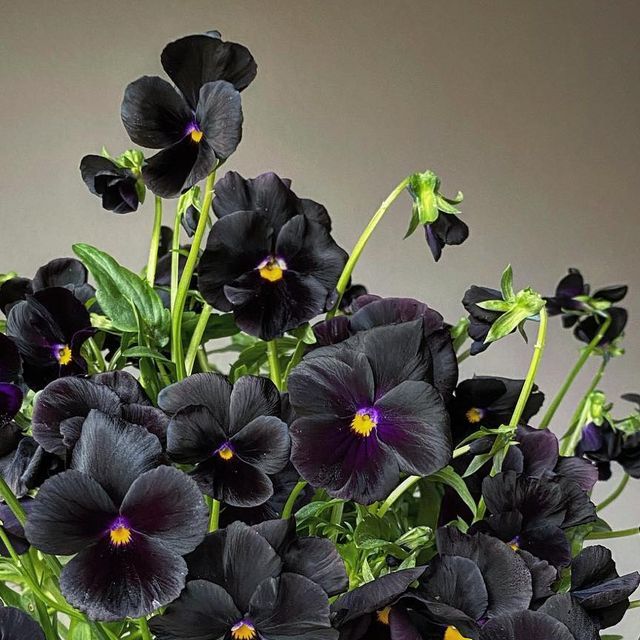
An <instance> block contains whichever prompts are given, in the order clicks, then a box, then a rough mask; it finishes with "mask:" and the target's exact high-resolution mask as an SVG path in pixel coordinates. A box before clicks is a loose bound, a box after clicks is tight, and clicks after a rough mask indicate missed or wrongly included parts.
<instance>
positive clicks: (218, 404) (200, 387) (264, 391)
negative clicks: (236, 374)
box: [158, 373, 289, 507]
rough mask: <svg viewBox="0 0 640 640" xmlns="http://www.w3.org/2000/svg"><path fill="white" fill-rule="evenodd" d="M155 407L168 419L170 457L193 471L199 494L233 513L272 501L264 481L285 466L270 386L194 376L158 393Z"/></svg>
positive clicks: (257, 380)
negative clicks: (234, 509)
mask: <svg viewBox="0 0 640 640" xmlns="http://www.w3.org/2000/svg"><path fill="white" fill-rule="evenodd" d="M158 404H159V405H160V407H161V408H162V409H163V410H164V411H166V412H167V413H168V414H169V415H170V416H171V421H170V422H169V427H168V430H167V452H168V453H169V456H170V457H171V458H172V459H173V460H175V461H176V462H179V463H182V464H195V465H196V467H195V469H194V470H193V471H192V472H191V475H192V476H193V478H194V479H195V480H196V482H197V483H198V485H199V486H200V488H201V490H202V491H203V492H204V493H206V494H207V495H209V496H211V497H213V498H215V499H216V500H220V501H222V502H225V503H227V504H230V505H232V506H236V507H255V506H258V505H260V504H263V503H264V502H266V501H267V500H268V499H269V498H270V497H271V496H272V495H273V491H274V489H273V483H272V481H271V479H270V477H269V476H271V475H274V474H276V473H278V472H279V471H281V470H282V469H283V468H284V467H285V466H286V464H287V462H288V461H289V429H288V427H287V425H286V423H285V422H283V421H282V420H281V419H280V394H279V392H278V390H277V388H276V387H275V385H274V384H273V383H272V382H271V381H270V380H268V379H267V378H261V377H257V376H244V377H242V378H240V379H239V380H238V381H237V382H236V383H235V384H234V385H232V384H231V383H230V382H229V380H228V378H226V377H225V376H223V375H220V374H217V373H197V374H194V375H192V376H189V377H188V378H186V379H185V380H182V381H181V382H177V383H175V384H173V385H170V386H169V387H166V388H165V389H163V390H162V391H161V392H160V396H159V397H158Z"/></svg>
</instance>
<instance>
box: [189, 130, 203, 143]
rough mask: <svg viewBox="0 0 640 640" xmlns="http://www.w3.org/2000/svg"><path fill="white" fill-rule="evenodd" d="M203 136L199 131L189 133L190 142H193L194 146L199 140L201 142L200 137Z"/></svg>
mask: <svg viewBox="0 0 640 640" xmlns="http://www.w3.org/2000/svg"><path fill="white" fill-rule="evenodd" d="M203 135H204V134H203V133H202V131H200V129H194V130H193V131H192V132H191V140H192V141H193V142H195V143H196V144H198V142H200V140H202V136H203Z"/></svg>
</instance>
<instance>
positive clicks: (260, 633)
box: [150, 522, 338, 640]
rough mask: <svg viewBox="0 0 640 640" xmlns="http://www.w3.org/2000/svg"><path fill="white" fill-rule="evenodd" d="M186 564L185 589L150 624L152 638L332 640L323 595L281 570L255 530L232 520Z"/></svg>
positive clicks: (297, 576)
mask: <svg viewBox="0 0 640 640" xmlns="http://www.w3.org/2000/svg"><path fill="white" fill-rule="evenodd" d="M187 562H188V564H189V576H190V579H189V580H188V582H187V586H186V588H185V590H184V591H183V592H182V594H181V595H180V597H179V598H178V599H177V600H176V601H175V602H173V603H172V604H170V605H169V606H168V607H167V609H166V610H165V612H164V614H163V615H161V616H156V617H155V618H153V619H152V620H151V624H150V626H151V629H152V631H153V633H154V634H155V635H156V637H157V638H158V640H184V639H187V638H190V639H192V640H195V639H196V638H202V639H205V638H206V639H208V640H223V638H224V639H230V640H258V639H259V638H283V639H284V638H298V639H300V640H336V639H337V637H338V632H337V631H336V630H335V629H332V628H331V622H330V620H329V601H328V596H327V594H326V592H325V591H324V590H323V589H322V587H320V586H319V585H318V584H316V583H315V582H313V581H312V580H310V579H309V578H307V577H305V576H304V575H302V574H300V573H295V572H291V571H287V570H286V569H285V563H284V562H283V559H282V557H281V556H280V555H279V554H278V552H277V551H276V550H275V549H274V548H273V547H272V546H271V545H270V544H269V542H267V539H266V538H265V537H263V536H262V535H260V534H259V533H258V532H257V531H256V530H255V529H253V528H251V527H248V526H247V525H244V524H242V523H239V522H236V523H234V524H232V525H229V526H228V527H227V528H226V529H222V530H220V531H216V532H215V533H212V534H209V535H208V536H207V538H206V540H205V542H204V543H203V547H202V548H200V549H198V550H197V551H196V552H195V553H194V554H192V555H191V556H189V558H188V559H187ZM194 576H198V577H197V578H195V579H191V577H194Z"/></svg>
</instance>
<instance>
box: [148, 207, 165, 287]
mask: <svg viewBox="0 0 640 640" xmlns="http://www.w3.org/2000/svg"><path fill="white" fill-rule="evenodd" d="M161 229H162V198H160V197H159V196H156V199H155V208H154V216H153V231H152V232H151V245H150V246H149V260H148V261H147V282H148V283H149V286H151V287H153V284H154V282H155V281H156V268H157V266H158V245H159V244H160V233H161Z"/></svg>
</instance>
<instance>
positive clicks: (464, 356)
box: [458, 348, 471, 364]
mask: <svg viewBox="0 0 640 640" xmlns="http://www.w3.org/2000/svg"><path fill="white" fill-rule="evenodd" d="M470 355H471V349H470V348H469V349H465V350H464V351H463V352H462V353H461V354H460V355H459V356H458V364H460V363H461V362H464V361H465V360H466V359H467V358H468V357H469V356H470Z"/></svg>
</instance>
